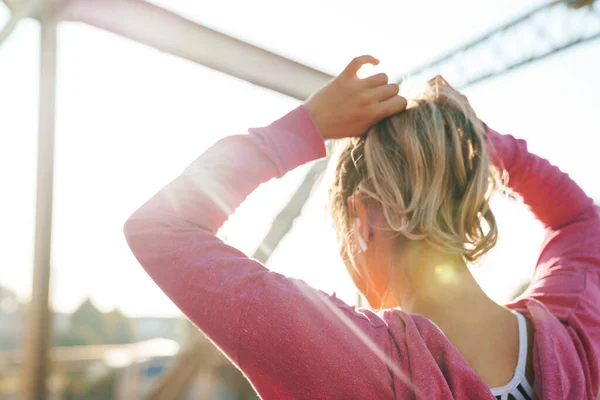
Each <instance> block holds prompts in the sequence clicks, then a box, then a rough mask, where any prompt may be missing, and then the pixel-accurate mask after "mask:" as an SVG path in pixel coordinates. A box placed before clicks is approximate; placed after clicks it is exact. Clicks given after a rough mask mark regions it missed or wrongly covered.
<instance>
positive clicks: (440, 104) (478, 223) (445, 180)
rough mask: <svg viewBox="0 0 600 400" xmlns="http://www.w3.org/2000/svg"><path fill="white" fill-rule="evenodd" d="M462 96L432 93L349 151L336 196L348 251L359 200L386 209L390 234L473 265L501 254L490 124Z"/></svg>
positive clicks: (343, 155) (338, 166)
mask: <svg viewBox="0 0 600 400" xmlns="http://www.w3.org/2000/svg"><path fill="white" fill-rule="evenodd" d="M454 93H455V92H448V93H444V88H443V87H438V86H436V87H430V88H429V89H428V90H427V91H426V92H425V93H423V94H422V95H421V96H419V98H418V99H415V100H413V101H411V102H409V107H408V108H407V110H406V111H404V112H402V113H399V114H396V115H393V116H391V117H389V118H387V119H385V120H383V121H381V122H379V123H378V124H377V125H375V126H373V127H372V128H371V129H370V130H369V131H368V132H367V133H366V134H365V135H364V136H362V137H360V138H351V139H346V140H344V141H343V142H342V143H341V146H340V148H339V151H338V153H337V157H336V158H335V160H334V164H333V165H334V168H335V170H334V181H333V184H332V186H331V188H330V191H329V195H330V209H331V214H332V217H333V222H334V225H335V226H336V229H337V232H338V238H340V239H341V242H342V244H343V245H344V246H345V247H346V248H347V246H348V243H347V242H348V238H350V237H351V236H352V230H353V228H352V226H351V224H350V221H351V219H352V218H353V215H352V210H351V209H350V207H349V202H348V199H349V198H350V196H352V195H354V196H355V197H358V198H359V199H361V200H363V201H366V202H367V203H370V204H372V205H374V206H375V207H378V208H379V209H380V210H381V212H382V214H383V216H384V217H385V221H386V227H385V228H386V229H391V230H392V231H394V232H396V233H398V235H399V236H400V235H401V236H404V237H406V238H408V239H413V240H421V239H423V240H426V241H427V242H428V243H430V244H431V245H432V246H434V247H435V248H437V249H439V250H441V251H443V252H445V253H449V254H458V255H461V256H463V258H464V259H465V260H466V261H470V262H472V261H475V260H477V259H478V258H479V257H481V256H482V255H483V254H485V253H486V252H487V251H488V250H489V249H491V248H492V247H493V246H494V244H495V243H496V239H497V227H496V221H495V219H494V215H493V214H492V212H491V210H490V207H489V201H490V197H491V196H492V194H493V191H494V189H495V187H496V182H497V171H496V169H495V168H493V166H491V165H490V160H489V156H488V149H487V143H486V133H485V127H484V125H483V123H481V121H479V119H478V118H477V117H476V116H475V115H474V113H473V112H472V110H471V109H470V107H469V105H468V103H467V102H466V99H464V98H462V97H460V96H456V95H455V94H454ZM411 103H412V104H411Z"/></svg>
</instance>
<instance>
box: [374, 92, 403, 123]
mask: <svg viewBox="0 0 600 400" xmlns="http://www.w3.org/2000/svg"><path fill="white" fill-rule="evenodd" d="M405 109H406V99H405V98H404V97H402V96H394V97H391V98H389V99H387V100H385V101H382V102H381V103H379V104H378V114H379V118H387V117H389V116H390V115H394V114H396V113H399V112H401V111H404V110H405Z"/></svg>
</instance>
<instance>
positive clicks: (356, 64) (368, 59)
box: [340, 55, 379, 78]
mask: <svg viewBox="0 0 600 400" xmlns="http://www.w3.org/2000/svg"><path fill="white" fill-rule="evenodd" d="M365 64H371V65H377V64H379V60H378V59H376V58H375V57H373V56H369V55H365V56H360V57H356V58H355V59H354V60H352V61H350V64H348V65H347V66H346V68H345V69H344V71H343V72H342V73H341V74H340V75H343V76H347V77H350V78H356V77H357V73H358V70H359V69H360V67H362V66H363V65H365Z"/></svg>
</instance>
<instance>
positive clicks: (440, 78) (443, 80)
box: [427, 75, 454, 89]
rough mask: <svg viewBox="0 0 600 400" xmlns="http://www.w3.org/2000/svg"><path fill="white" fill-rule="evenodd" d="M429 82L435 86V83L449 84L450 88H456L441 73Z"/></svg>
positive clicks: (428, 82)
mask: <svg viewBox="0 0 600 400" xmlns="http://www.w3.org/2000/svg"><path fill="white" fill-rule="evenodd" d="M427 84H428V85H430V86H433V85H441V86H447V87H449V88H450V89H454V88H453V87H452V86H450V84H449V83H448V82H447V81H446V80H445V79H444V77H443V76H441V75H436V76H434V77H433V78H432V79H430V80H429V81H427Z"/></svg>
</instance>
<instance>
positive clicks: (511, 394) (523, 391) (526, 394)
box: [430, 311, 533, 400]
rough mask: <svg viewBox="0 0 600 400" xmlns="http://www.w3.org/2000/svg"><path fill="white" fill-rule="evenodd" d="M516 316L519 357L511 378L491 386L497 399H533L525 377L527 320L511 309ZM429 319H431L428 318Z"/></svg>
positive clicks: (531, 388) (531, 389)
mask: <svg viewBox="0 0 600 400" xmlns="http://www.w3.org/2000/svg"><path fill="white" fill-rule="evenodd" d="M513 313H514V314H515V315H516V317H517V321H518V325H519V359H518V360H517V367H516V368H515V373H514V374H513V377H512V379H511V380H510V382H508V383H507V384H506V385H504V386H501V387H495V388H491V391H492V394H493V395H494V396H495V397H496V399H498V400H533V387H532V386H531V385H530V384H529V382H528V381H527V378H526V377H525V370H526V369H527V322H526V321H525V317H524V316H522V315H521V314H519V313H518V312H515V311H513ZM430 321H431V320H430ZM431 323H433V325H435V327H436V328H438V329H439V331H440V332H442V334H443V333H444V332H443V331H442V330H441V329H440V327H439V326H437V324H436V323H435V322H433V321H431Z"/></svg>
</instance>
